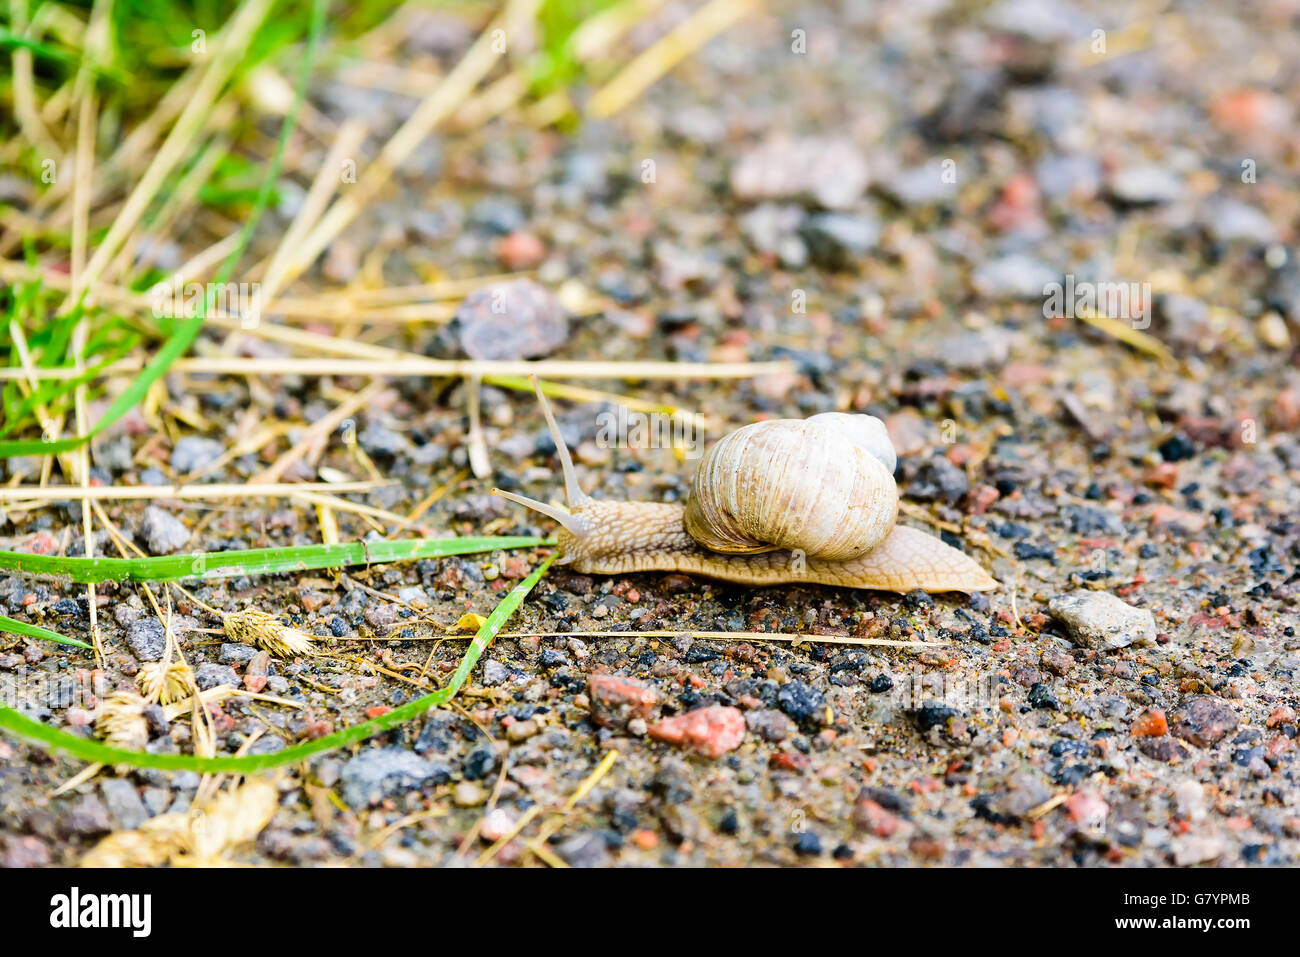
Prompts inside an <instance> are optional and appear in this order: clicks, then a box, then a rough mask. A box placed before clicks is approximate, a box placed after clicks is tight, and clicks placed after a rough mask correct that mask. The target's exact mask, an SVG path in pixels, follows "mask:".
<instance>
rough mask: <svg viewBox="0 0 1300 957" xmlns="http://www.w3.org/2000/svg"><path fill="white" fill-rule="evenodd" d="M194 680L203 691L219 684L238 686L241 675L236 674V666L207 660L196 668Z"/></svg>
mask: <svg viewBox="0 0 1300 957" xmlns="http://www.w3.org/2000/svg"><path fill="white" fill-rule="evenodd" d="M194 680H195V682H196V683H197V684H198V686H199V688H200V689H202V690H203V691H207V690H208V689H209V688H215V687H217V686H218V685H229V686H230V687H232V688H238V687H239V684H240V682H239V676H238V675H237V674H235V669H234V668H231V667H230V666H229V665H219V664H216V663H215V662H212V661H206V662H204V663H203V664H201V665H199V666H198V667H197V668H195V669H194Z"/></svg>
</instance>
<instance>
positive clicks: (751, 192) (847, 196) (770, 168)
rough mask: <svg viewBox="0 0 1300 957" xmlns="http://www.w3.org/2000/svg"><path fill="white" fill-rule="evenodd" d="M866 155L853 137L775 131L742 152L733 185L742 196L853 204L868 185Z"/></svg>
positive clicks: (828, 204) (835, 206)
mask: <svg viewBox="0 0 1300 957" xmlns="http://www.w3.org/2000/svg"><path fill="white" fill-rule="evenodd" d="M869 180H870V172H869V171H868V169H867V163H866V160H865V159H863V157H862V154H861V152H859V150H858V149H857V147H855V146H854V145H853V144H852V143H849V142H847V141H845V140H837V139H822V138H819V137H812V136H801V137H798V138H791V137H784V136H782V137H773V138H771V139H769V140H767V141H766V142H764V143H762V144H760V145H759V146H756V147H754V148H753V149H751V150H749V151H748V152H746V153H745V154H744V155H742V156H741V158H740V160H739V162H737V163H736V165H735V166H734V167H733V168H732V170H731V191H732V192H733V193H735V195H736V196H737V197H739V198H740V199H744V200H759V199H801V200H810V201H812V202H814V203H816V204H817V205H819V206H822V207H824V208H826V209H843V208H845V207H847V206H851V205H852V204H853V203H854V202H855V201H856V200H857V199H858V197H860V196H861V195H862V193H863V191H864V190H865V189H866V188H867V182H868V181H869Z"/></svg>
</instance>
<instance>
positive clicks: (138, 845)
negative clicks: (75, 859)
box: [80, 814, 192, 867]
mask: <svg viewBox="0 0 1300 957" xmlns="http://www.w3.org/2000/svg"><path fill="white" fill-rule="evenodd" d="M191 843H192V836H191V832H190V817H189V815H188V814H160V815H158V816H157V817H154V818H150V819H149V820H148V821H146V822H145V823H144V824H142V825H141V826H140V829H139V830H138V831H114V832H113V833H112V834H110V835H108V836H107V837H105V838H104V839H103V840H102V841H100V842H99V843H98V844H96V845H95V846H94V847H93V848H92V849H91V850H90V852H89V853H87V854H86V856H85V857H83V858H82V859H81V863H80V866H81V867H157V866H159V865H160V864H166V863H167V861H168V860H169V859H171V858H172V857H173V856H174V855H176V854H179V853H181V852H182V851H184V850H186V849H187V848H189V847H190V845H191Z"/></svg>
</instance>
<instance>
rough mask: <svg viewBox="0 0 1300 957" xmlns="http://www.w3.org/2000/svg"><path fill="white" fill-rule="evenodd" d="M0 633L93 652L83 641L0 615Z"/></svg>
mask: <svg viewBox="0 0 1300 957" xmlns="http://www.w3.org/2000/svg"><path fill="white" fill-rule="evenodd" d="M0 631H7V632H10V633H11V634H15V635H26V636H27V637H28V638H43V639H45V640H46V641H56V642H58V643H59V644H61V645H75V646H76V647H78V648H89V649H90V650H91V651H94V650H95V649H94V648H93V647H92V646H90V645H88V644H86V643H85V642H84V641H77V639H75V638H66V637H64V636H63V635H61V634H59V633H58V632H57V631H50V630H49V629H48V628H42V627H40V626H39V625H29V624H28V623H27V622H25V621H15V620H14V619H12V618H6V617H5V616H4V615H0Z"/></svg>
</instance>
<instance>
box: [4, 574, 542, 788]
mask: <svg viewBox="0 0 1300 957" xmlns="http://www.w3.org/2000/svg"><path fill="white" fill-rule="evenodd" d="M555 558H556V556H555V555H551V556H550V557H549V558H547V559H546V560H545V561H543V562H542V564H541V565H539V566H537V568H536V569H534V571H533V573H532V574H531V575H529V576H528V577H527V578H525V579H524V580H523V581H521V582H520V583H519V584H518V585H516V586H515V587H514V588H512V589H511V590H510V592H509V593H508V594H507V595H506V597H505V598H503V599H502V600H501V603H500V604H499V605H497V607H496V608H495V609H494V610H493V612H492V614H491V615H489V616H488V620H487V621H485V622H484V623H483V627H481V628H480V629H479V630H478V632H477V634H475V635H474V640H473V641H471V642H470V645H469V648H468V649H466V651H465V656H464V657H463V658H461V660H460V665H459V666H458V667H457V668H456V671H455V673H454V674H452V676H451V680H450V681H449V682H448V683H447V685H446V687H443V688H439V689H438V690H437V691H434V692H432V693H431V694H427V695H425V696H424V697H422V698H416V699H415V700H414V701H409V702H407V703H406V704H404V705H402V706H401V707H399V708H394V709H393V710H392V711H390V712H388V713H387V714H383V715H380V716H379V717H378V718H372V719H371V720H369V721H364V722H362V723H361V724H356V725H353V726H352V727H350V728H345V729H344V730H342V731H337V732H335V733H334V734H331V735H326V736H325V737H323V738H320V739H318V740H316V741H308V742H307V743H305V744H299V745H295V746H294V747H291V748H286V749H285V750H283V751H280V752H277V753H276V754H264V755H263V754H259V755H249V756H247V757H242V758H235V757H230V758H225V757H221V758H199V757H194V756H193V755H188V754H149V753H147V752H144V751H127V750H123V749H121V748H110V747H109V746H108V745H106V744H103V743H101V742H99V741H88V740H86V739H85V738H79V737H77V736H75V735H71V734H68V733H67V732H66V731H60V730H59V729H58V728H51V727H49V726H48V725H45V724H42V723H41V722H39V721H36V720H34V719H32V718H29V717H27V716H26V715H23V714H20V713H19V712H17V711H15V710H14V709H12V708H3V707H0V730H3V731H7V732H8V733H9V734H12V735H14V736H15V737H20V738H26V739H27V740H29V741H36V742H39V743H42V744H45V745H48V746H49V748H50V750H51V751H56V752H62V753H66V754H69V755H72V756H73V757H76V758H80V759H81V760H83V761H94V762H97V763H99V764H126V765H129V766H131V767H135V768H158V769H160V770H163V771H197V772H199V773H201V774H211V773H219V772H225V773H233V774H251V773H253V772H255V771H268V770H270V769H271V768H278V767H283V766H284V765H286V764H294V763H296V762H298V761H303V760H305V759H307V758H309V757H311V756H312V755H315V754H320V753H321V752H323V751H332V750H334V749H335V748H341V747H344V746H346V745H349V744H355V743H356V742H358V741H364V740H365V739H366V738H369V737H373V736H374V735H376V734H379V733H380V732H381V731H387V730H388V729H390V728H395V727H397V726H398V725H401V724H405V723H406V722H408V721H413V720H415V719H416V718H418V717H420V716H421V715H423V714H424V713H425V712H426V711H428V710H429V709H430V708H435V707H438V706H439V705H444V704H446V703H447V702H448V701H450V700H451V699H452V698H454V697H455V696H456V693H457V692H458V691H460V689H461V686H462V685H464V684H465V681H466V679H468V678H469V675H470V672H471V671H473V670H474V666H475V665H476V664H478V660H479V658H480V657H481V656H482V654H483V652H484V650H486V649H487V646H488V645H489V644H491V642H492V639H493V638H495V637H496V634H497V632H499V631H500V630H501V627H502V626H503V625H504V624H505V623H506V619H508V618H509V617H510V616H511V615H512V614H513V613H514V611H515V609H516V608H518V607H519V605H520V603H521V602H522V601H523V600H524V597H525V596H526V595H527V594H528V593H529V592H530V591H532V590H533V586H535V585H536V584H537V583H538V582H539V581H541V578H542V576H543V575H545V574H546V570H547V569H548V568H550V567H551V563H552V562H553V561H555Z"/></svg>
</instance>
